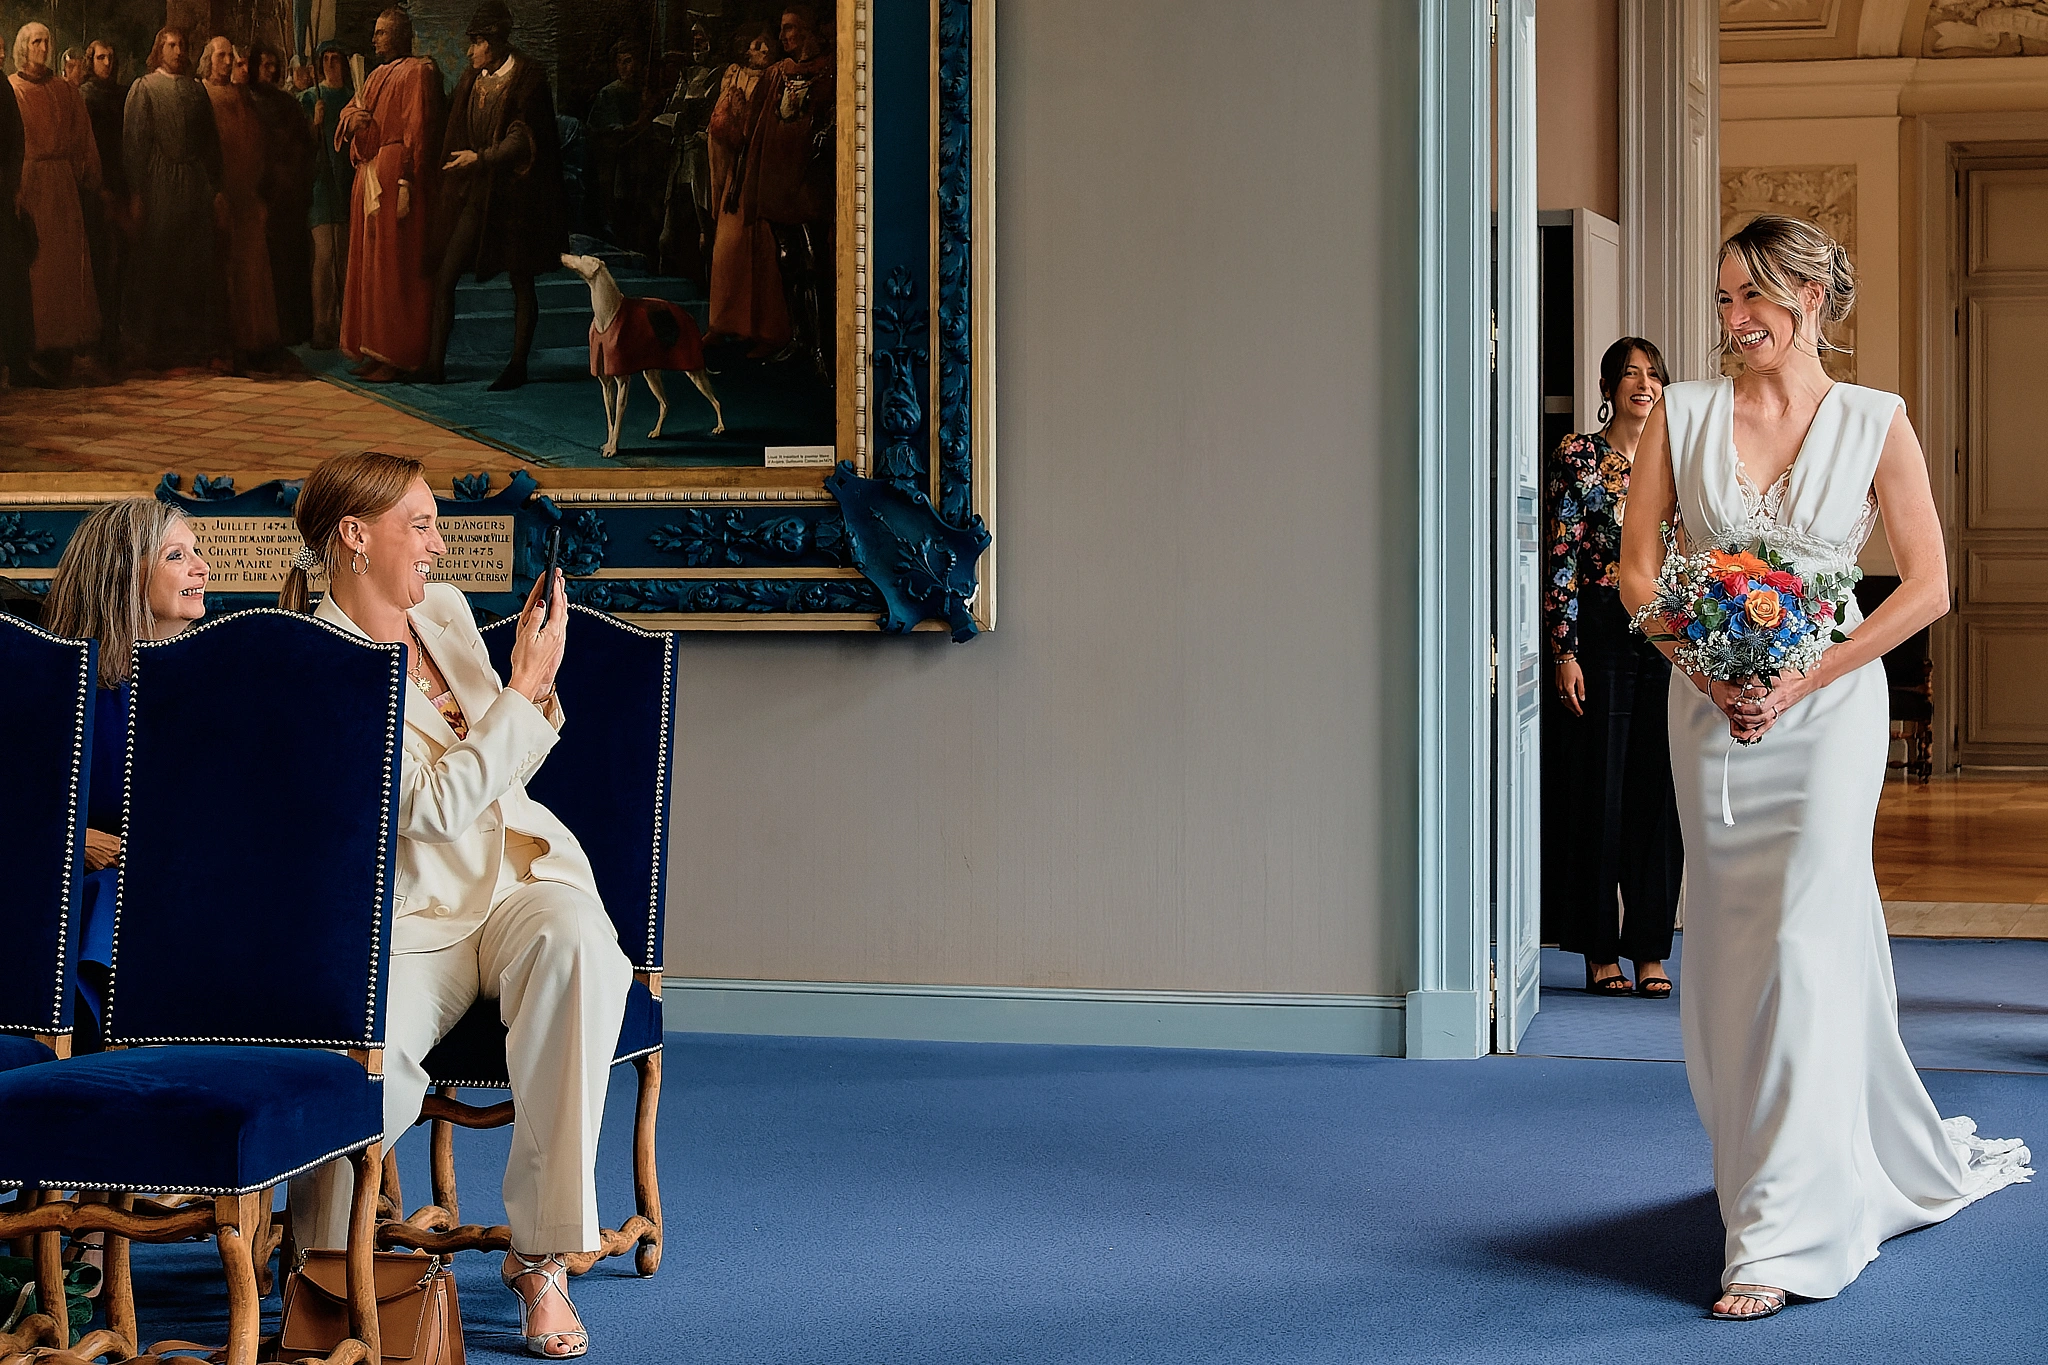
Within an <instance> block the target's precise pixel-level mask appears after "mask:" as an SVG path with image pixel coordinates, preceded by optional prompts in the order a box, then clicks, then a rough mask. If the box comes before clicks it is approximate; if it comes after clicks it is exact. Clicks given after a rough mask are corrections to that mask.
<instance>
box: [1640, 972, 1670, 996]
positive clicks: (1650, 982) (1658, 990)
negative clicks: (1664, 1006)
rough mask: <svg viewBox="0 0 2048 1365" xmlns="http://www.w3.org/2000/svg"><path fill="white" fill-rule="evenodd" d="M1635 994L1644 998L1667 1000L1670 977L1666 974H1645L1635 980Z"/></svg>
mask: <svg viewBox="0 0 2048 1365" xmlns="http://www.w3.org/2000/svg"><path fill="white" fill-rule="evenodd" d="M1636 994H1637V995H1640V996H1642V997H1643V998H1644V999H1645V1000H1669V999H1670V998H1671V978H1670V977H1668V976H1645V977H1642V978H1640V979H1638V980H1637V982H1636Z"/></svg>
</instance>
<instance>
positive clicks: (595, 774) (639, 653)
mask: <svg viewBox="0 0 2048 1365" xmlns="http://www.w3.org/2000/svg"><path fill="white" fill-rule="evenodd" d="M569 610H570V612H571V613H572V615H573V619H572V622H571V625H570V630H569V635H570V644H569V649H568V653H567V654H566V655H565V656H564V658H563V662H562V668H561V671H560V673H558V674H557V675H556V678H555V691H556V694H557V695H558V696H559V698H560V700H561V705H562V709H563V715H564V721H565V723H564V725H563V729H562V738H561V742H560V743H558V744H557V745H556V746H555V748H554V750H553V751H552V752H550V753H549V755H548V759H547V762H545V763H543V764H542V765H541V767H540V769H539V771H537V772H536V773H534V775H533V779H532V781H530V782H528V783H527V784H526V790H527V794H528V795H530V796H532V797H533V798H534V799H535V800H536V801H539V802H540V803H541V804H542V805H544V806H546V807H547V808H548V809H549V810H550V811H552V812H554V814H555V816H556V817H557V818H558V819H560V820H561V821H562V823H563V824H565V825H567V826H568V827H569V830H570V832H571V833H573V834H574V835H575V836H576V840H577V842H578V843H580V844H582V845H583V851H584V853H585V854H587V855H588V856H589V858H590V866H591V870H592V872H593V873H594V874H595V875H596V878H597V890H598V895H599V896H600V897H601V898H602V899H603V901H604V908H605V912H606V913H607V914H609V915H610V916H611V917H612V923H613V924H614V925H615V926H616V927H617V928H618V931H619V947H621V948H622V949H624V950H625V953H626V956H627V958H629V959H630V960H631V961H632V963H633V977H634V980H633V986H632V990H631V993H630V994H629V995H628V996H627V999H626V1017H625V1020H624V1022H623V1024H622V1025H621V1026H620V1029H619V1042H618V1046H617V1048H616V1049H615V1050H614V1052H613V1054H612V1065H614V1066H617V1065H619V1064H621V1063H624V1062H631V1063H632V1064H633V1066H634V1068H635V1069H636V1070H637V1071H638V1072H639V1082H640V1084H639V1096H638V1101H637V1108H636V1110H635V1115H634V1123H633V1193H634V1201H635V1204H636V1205H637V1209H638V1211H637V1213H636V1214H635V1215H634V1216H633V1217H632V1218H629V1219H628V1220H626V1222H625V1223H623V1224H622V1225H621V1226H620V1227H618V1228H616V1229H614V1228H606V1229H604V1231H603V1234H602V1249H600V1250H598V1251H595V1252H582V1253H578V1254H576V1255H572V1256H569V1257H567V1258H565V1259H567V1261H568V1262H569V1267H570V1269H571V1270H572V1271H574V1272H575V1273H576V1274H579V1275H580V1274H582V1273H583V1272H584V1271H585V1270H588V1269H589V1268H590V1267H591V1266H592V1265H593V1264H595V1263H596V1262H598V1261H600V1260H602V1259H604V1258H605V1257H607V1256H618V1255H622V1254H624V1253H625V1252H627V1251H629V1250H630V1251H634V1258H633V1264H634V1268H635V1269H636V1270H638V1271H639V1273H640V1274H642V1275H652V1274H653V1273H654V1272H655V1271H656V1270H657V1269H658V1268H659V1267H660V1265H661V1187H660V1183H659V1180H658V1177H657V1172H656V1170H655V1151H654V1119H655V1111H656V1109H657V1107H658V1106H659V1104H660V1103H661V1032H662V1026H661V957H662V917H663V909H664V907H665V904H666V901H667V864H668V856H667V855H668V807H669V772H670V766H671V765H670V757H671V753H672V749H673V745H674V736H675V686H676V645H675V635H674V634H673V633H671V632H655V631H646V630H641V629H640V628H639V627H637V626H631V625H627V624H626V623H625V622H623V621H620V620H618V619H617V618H615V617H613V616H611V615H609V614H607V613H605V612H600V611H592V610H591V609H590V608H588V607H580V606H572V607H570V608H569ZM518 624H519V622H518V618H517V617H509V618H507V619H506V620H503V621H499V622H497V623H495V624H493V625H490V626H486V627H485V628H484V630H483V631H482V634H483V638H484V644H485V646H486V647H487V648H488V649H489V650H490V654H491V665H492V667H494V668H495V669H496V670H497V671H498V676H499V677H501V678H503V677H508V676H510V674H511V669H512V640H513V632H514V631H515V630H517V629H518ZM426 1067H427V1074H428V1075H429V1076H430V1077H432V1078H433V1081H434V1093H432V1094H430V1095H428V1096H427V1098H426V1103H425V1105H424V1106H423V1107H422V1109H421V1112H420V1119H419V1121H420V1122H422V1123H431V1124H432V1125H433V1128H432V1132H431V1155H432V1172H433V1182H434V1202H433V1203H432V1204H428V1205H425V1206H423V1207H421V1208H419V1209H417V1210H415V1211H414V1212H413V1213H412V1214H411V1215H410V1216H409V1217H403V1221H400V1220H401V1217H402V1216H403V1215H404V1205H403V1203H402V1202H401V1199H402V1195H401V1193H400V1189H399V1184H398V1169H397V1164H396V1162H394V1161H392V1160H391V1159H390V1158H389V1157H388V1156H387V1158H386V1161H385V1168H384V1195H385V1200H386V1204H387V1210H386V1211H387V1213H388V1214H389V1218H388V1219H387V1221H385V1222H383V1223H381V1224H379V1226H378V1241H379V1243H380V1244H381V1245H384V1246H410V1247H420V1248H424V1249H426V1250H431V1251H437V1252H441V1251H459V1250H469V1249H482V1250H502V1249H504V1248H506V1247H509V1246H510V1245H511V1233H510V1230H509V1229H508V1228H506V1227H504V1226H503V1225H500V1226H497V1227H493V1228H481V1227H474V1226H471V1227H459V1226H458V1225H459V1223H460V1221H461V1213H460V1207H459V1205H458V1204H457V1202H456V1191H455V1152H454V1129H453V1125H457V1124H459V1125H461V1126H462V1127H465V1128H497V1127H502V1126H503V1125H505V1124H507V1123H510V1122H511V1121H512V1105H511V1104H510V1103H509V1102H507V1103H503V1104H494V1105H490V1106H479V1105H470V1104H465V1103H463V1102H461V1101H459V1100H457V1099H456V1098H455V1091H456V1090H457V1088H479V1089H495V1090H505V1089H509V1088H510V1087H511V1084H512V1082H511V1080H510V1078H509V1076H508V1074H507V1069H506V1066H505V1026H504V1024H503V1023H501V1022H500V1021H499V1019H498V1006H497V1002H496V1001H494V1000H480V1001H478V1002H477V1003H476V1005H475V1006H473V1007H472V1008H471V1009H470V1011H469V1012H468V1013H467V1014H465V1015H464V1016H463V1017H462V1018H461V1019H460V1020H459V1021H457V1023H456V1025H455V1027H454V1028H452V1029H450V1030H449V1031H448V1035H447V1036H446V1037H445V1038H443V1039H442V1040H441V1041H440V1042H439V1043H438V1044H437V1045H436V1046H435V1047H434V1050H433V1051H432V1052H429V1053H428V1054H427V1060H426Z"/></svg>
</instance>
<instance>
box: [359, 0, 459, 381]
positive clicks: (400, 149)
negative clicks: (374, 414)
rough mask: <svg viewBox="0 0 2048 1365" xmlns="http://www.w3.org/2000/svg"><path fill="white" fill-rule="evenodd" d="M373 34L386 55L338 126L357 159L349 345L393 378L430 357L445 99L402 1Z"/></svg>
mask: <svg viewBox="0 0 2048 1365" xmlns="http://www.w3.org/2000/svg"><path fill="white" fill-rule="evenodd" d="M372 42H373V44H374V45H375V47H376V50H377V55H378V56H379V57H382V58H383V59H384V64H383V65H382V66H379V67H378V68H377V69H376V70H375V71H372V72H371V73H370V75H369V78H368V79H367V80H365V81H364V82H363V84H362V88H361V89H359V90H358V91H357V92H356V96H355V98H354V99H352V100H350V101H349V103H348V107H346V108H345V109H343V110H342V111H341V119H340V127H339V128H337V129H336V130H335V134H334V136H335V146H336V147H337V148H340V147H347V148H348V149H349V154H350V158H351V160H353V162H354V163H355V167H356V178H355V185H354V188H353V190H352V192H351V195H350V199H349V233H348V239H349V247H348V283H347V285H346V287H345V288H344V290H343V296H342V307H341V349H342V351H343V353H344V354H346V355H347V356H348V357H349V358H350V359H351V360H354V361H355V362H356V365H355V373H356V374H357V375H359V376H360V377H362V378H364V379H367V380H369V381H371V382H372V383H388V382H389V381H391V380H394V379H398V378H401V377H403V376H406V375H409V374H411V373H412V372H413V371H414V370H419V369H422V368H424V367H425V366H426V364H427V346H428V340H429V333H430V328H431V326H432V316H431V314H432V306H433V305H432V297H433V296H432V282H433V272H432V270H431V268H430V266H429V262H428V260H427V242H428V232H427V222H428V217H429V215H430V213H431V211H432V207H433V200H434V195H435V192H436V190H437V189H438V187H439V179H440V159H441V130H442V125H443V124H444V123H445V122H446V120H447V103H446V100H445V99H444V97H443V95H442V93H441V71H440V68H439V67H437V66H435V65H434V59H433V58H432V57H415V56H414V55H412V20H411V19H410V18H408V17H407V15H406V13H405V11H404V10H401V9H387V10H385V11H384V12H383V13H382V14H380V15H378V16H377V29H376V33H375V35H374V37H373V39H372Z"/></svg>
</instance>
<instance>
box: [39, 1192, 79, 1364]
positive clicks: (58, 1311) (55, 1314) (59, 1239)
mask: <svg viewBox="0 0 2048 1365" xmlns="http://www.w3.org/2000/svg"><path fill="white" fill-rule="evenodd" d="M37 1202H39V1203H43V1204H56V1203H61V1202H62V1196H61V1195H59V1194H58V1193H57V1192H56V1191H55V1190H50V1191H47V1192H45V1193H44V1194H43V1196H42V1198H41V1199H40V1200H38V1201H37ZM35 1247H36V1250H35V1261H36V1306H37V1307H38V1308H39V1309H41V1310H42V1311H43V1312H45V1313H48V1314H49V1315H50V1316H51V1317H52V1318H54V1319H55V1320H56V1323H57V1336H58V1341H57V1344H58V1345H59V1346H63V1347H69V1346H70V1345H71V1310H70V1306H69V1305H68V1304H67V1303H66V1302H65V1299H64V1234H63V1233H61V1232H57V1231H55V1230H54V1229H53V1230H51V1231H49V1232H39V1233H37V1234H36V1235H35Z"/></svg>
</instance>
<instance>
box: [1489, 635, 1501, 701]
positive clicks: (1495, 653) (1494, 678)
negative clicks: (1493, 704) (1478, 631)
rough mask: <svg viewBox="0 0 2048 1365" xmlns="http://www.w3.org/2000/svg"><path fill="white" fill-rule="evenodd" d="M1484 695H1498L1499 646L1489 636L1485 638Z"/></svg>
mask: <svg viewBox="0 0 2048 1365" xmlns="http://www.w3.org/2000/svg"><path fill="white" fill-rule="evenodd" d="M1486 695H1487V696H1489V697H1497V696H1499V695H1500V646H1499V645H1498V644H1496V643H1495V642H1494V638H1493V637H1492V636H1491V635H1489V636H1487V637H1486Z"/></svg>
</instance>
